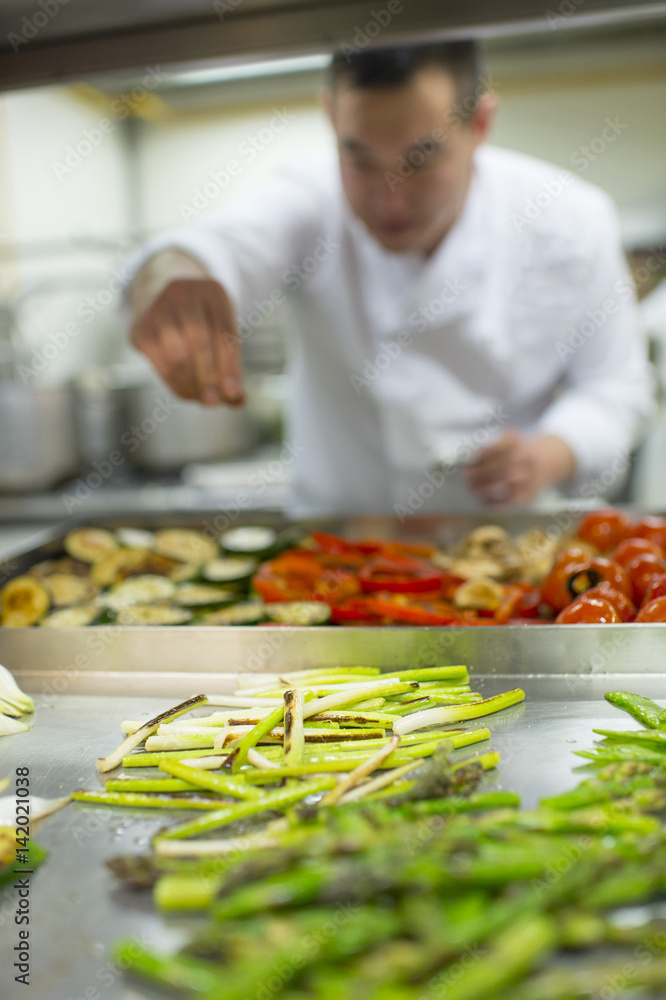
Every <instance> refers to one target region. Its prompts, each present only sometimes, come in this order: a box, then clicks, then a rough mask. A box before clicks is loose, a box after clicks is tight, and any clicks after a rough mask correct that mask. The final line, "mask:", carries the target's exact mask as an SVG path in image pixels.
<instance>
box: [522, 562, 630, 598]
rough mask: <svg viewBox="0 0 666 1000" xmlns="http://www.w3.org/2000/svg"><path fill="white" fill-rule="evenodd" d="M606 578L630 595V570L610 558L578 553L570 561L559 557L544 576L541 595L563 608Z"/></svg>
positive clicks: (616, 588) (608, 581)
mask: <svg viewBox="0 0 666 1000" xmlns="http://www.w3.org/2000/svg"><path fill="white" fill-rule="evenodd" d="M604 582H606V583H609V584H610V585H611V586H612V587H613V588H614V589H615V590H619V591H620V592H621V593H623V594H627V596H628V595H629V594H630V593H631V586H630V583H629V580H628V578H627V574H626V573H625V571H624V570H623V569H622V567H621V566H618V564H617V563H615V562H613V561H612V560H611V559H606V558H605V557H604V556H593V557H592V558H588V559H579V558H578V557H576V558H573V559H572V561H571V562H566V561H565V562H562V563H560V561H559V560H558V563H556V565H555V567H554V568H553V570H552V572H551V573H550V575H549V576H547V577H546V579H545V580H544V583H543V586H542V588H541V595H542V597H543V599H544V601H546V603H547V604H550V605H551V607H553V608H554V609H555V610H556V611H562V610H563V609H564V608H566V607H567V606H568V605H569V604H570V603H571V601H572V600H573V599H574V598H575V597H577V596H578V595H579V594H583V593H584V592H585V591H586V590H591V589H592V587H596V586H598V585H599V584H600V583H604Z"/></svg>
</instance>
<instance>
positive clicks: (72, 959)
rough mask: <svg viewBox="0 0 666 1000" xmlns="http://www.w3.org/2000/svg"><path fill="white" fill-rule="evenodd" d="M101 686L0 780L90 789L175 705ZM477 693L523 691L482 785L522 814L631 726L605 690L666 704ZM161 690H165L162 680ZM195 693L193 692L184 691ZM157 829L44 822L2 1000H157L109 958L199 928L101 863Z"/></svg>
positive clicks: (586, 690)
mask: <svg viewBox="0 0 666 1000" xmlns="http://www.w3.org/2000/svg"><path fill="white" fill-rule="evenodd" d="M98 680H99V688H100V691H104V690H105V691H106V692H107V693H106V694H102V693H99V694H97V695H94V696H91V695H79V696H75V695H70V694H67V695H62V696H61V695H55V696H54V697H53V698H51V699H50V700H49V701H44V702H43V703H42V704H41V707H39V709H38V712H37V715H36V718H35V724H34V726H33V729H32V730H31V732H30V733H26V734H23V735H20V736H14V737H5V738H3V739H2V740H0V776H9V775H13V774H14V770H15V768H16V767H18V766H28V767H29V768H30V776H31V789H32V791H33V792H34V793H35V794H37V795H42V796H47V797H51V796H59V795H63V794H66V793H69V792H70V791H72V790H74V789H76V788H85V787H88V788H90V787H98V786H99V784H100V778H99V776H98V774H97V772H96V770H95V759H96V758H97V757H98V756H99V755H100V753H106V752H109V751H110V750H111V749H112V748H113V747H114V746H116V745H117V743H118V742H119V738H120V729H119V723H120V722H121V720H122V719H123V718H136V717H143V716H144V715H152V714H154V713H156V712H157V711H159V710H161V709H164V708H166V707H168V705H169V704H171V703H172V702H171V701H170V700H166V699H164V698H156V697H146V698H134V697H128V696H122V697H121V696H118V694H117V691H118V682H117V678H113V677H109V678H106V679H105V678H103V677H101V676H100V678H99V679H98ZM473 684H474V687H475V688H478V689H479V690H480V691H482V692H483V694H484V695H486V696H489V695H492V694H495V693H497V692H499V691H501V690H505V689H507V688H510V687H514V686H516V685H521V686H523V687H524V689H525V691H526V694H527V698H526V700H525V702H524V703H523V704H521V705H518V706H515V707H514V708H511V709H509V710H507V711H506V712H503V713H501V714H499V715H497V716H493V717H491V718H490V719H489V720H484V721H487V722H488V724H489V727H490V730H491V733H492V740H491V745H492V746H493V747H494V748H496V749H497V750H499V751H500V753H501V755H502V762H501V765H500V768H499V771H498V772H494V773H490V774H488V775H487V776H486V780H487V782H488V784H489V785H494V786H499V787H502V788H513V789H516V790H517V791H518V792H519V793H520V794H521V796H522V797H523V802H524V804H525V805H526V806H528V807H529V806H531V805H533V804H534V803H535V802H536V801H537V799H539V798H540V797H543V796H545V795H548V794H554V793H556V792H559V791H562V790H564V789H566V788H568V787H571V786H572V785H573V784H574V783H575V781H576V778H575V777H574V776H573V774H572V769H573V768H574V767H575V766H576V765H577V764H578V763H579V761H578V759H577V758H576V757H575V756H574V751H575V750H578V749H584V748H587V747H589V746H591V743H592V728H593V727H600V726H611V727H613V726H615V727H620V726H622V727H625V728H626V727H630V726H632V723H631V721H630V720H628V719H627V717H626V716H623V715H622V714H621V713H619V712H618V711H616V710H615V709H613V708H611V706H610V705H608V704H607V703H606V702H605V701H604V698H603V695H604V692H605V691H607V690H610V689H613V688H618V687H624V686H629V687H630V688H632V689H633V690H636V691H640V692H641V693H643V694H645V695H648V696H651V697H654V698H657V699H661V700H662V701H663V702H664V703H665V704H666V680H665V679H664V677H663V676H655V675H654V674H651V675H647V674H640V673H634V674H633V675H632V676H631V677H630V678H627V677H621V676H605V677H589V676H588V677H584V676H581V677H569V676H566V675H561V676H557V677H539V678H533V677H526V676H520V674H519V673H517V674H514V675H509V676H495V677H482V676H476V677H474V678H473ZM158 686H159V689H160V690H162V689H163V684H162V682H161V681H160V682H158V683H157V684H155V688H157V687H158ZM197 691H198V687H197V685H196V684H195V685H193V686H191V687H190V688H189V691H188V693H191V694H194V693H196V692H197ZM108 692H116V693H113V694H111V693H108ZM479 724H481V723H479ZM459 753H462V754H464V753H465V751H459ZM165 821H166V817H165V816H164V815H161V816H160V817H158V818H155V816H154V814H153V815H151V814H150V813H149V811H148V810H145V811H143V812H138V811H136V810H132V811H130V810H120V809H109V808H105V807H92V806H82V805H72V804H70V805H68V806H66V807H65V809H63V810H62V811H61V812H59V813H57V814H56V815H54V816H52V817H50V818H47V819H46V820H44V821H43V824H42V825H41V827H40V828H39V829H38V831H37V839H38V840H39V842H40V843H41V844H43V845H44V846H45V847H46V848H47V849H48V850H49V852H50V856H49V858H48V859H47V861H46V862H45V864H44V865H43V866H42V867H41V868H40V869H39V870H38V871H37V873H36V874H35V875H34V876H33V877H32V880H31V897H30V898H31V906H32V923H31V928H30V929H31V937H30V941H31V947H32V949H33V961H32V979H31V986H30V989H29V990H26V989H25V988H24V987H22V986H20V985H19V984H15V983H14V982H13V981H10V986H9V992H6V988H7V987H6V984H7V981H8V978H9V977H8V976H7V975H6V974H5V972H4V970H5V969H7V968H10V967H11V965H12V962H13V958H12V948H13V945H14V944H15V943H17V942H16V940H15V933H16V928H15V926H14V924H13V912H14V909H15V906H16V895H15V893H14V891H13V890H12V889H7V888H5V890H4V891H1V892H0V967H1V968H2V969H3V990H2V997H3V1000H19V998H24V997H26V996H27V997H29V998H30V1000H81V998H84V1000H140V998H152V997H153V996H157V994H154V993H153V992H152V991H151V990H149V989H147V988H144V987H143V986H141V987H140V988H139V987H137V986H136V985H135V984H134V983H127V982H125V981H124V979H123V977H122V975H121V974H120V971H119V970H117V969H116V968H115V967H114V966H113V965H112V964H109V960H108V957H107V949H108V947H109V945H111V944H112V942H113V941H115V940H116V939H117V938H119V937H121V936H122V937H127V936H132V935H136V936H137V937H138V938H139V939H141V940H142V941H144V942H148V943H150V944H151V945H153V946H155V947H157V948H159V949H165V950H167V949H169V948H175V947H177V946H178V944H179V943H180V942H181V941H182V940H184V937H185V934H186V932H187V931H188V929H190V928H191V927H192V926H193V924H194V922H195V920H196V918H192V919H183V918H175V917H169V918H168V919H167V918H163V917H159V916H157V915H156V914H155V913H154V911H153V908H152V903H151V901H150V898H149V896H148V895H147V894H145V893H143V894H135V893H132V892H129V891H128V890H125V889H122V888H119V887H118V884H117V883H116V882H115V880H114V878H113V876H112V875H111V874H110V873H109V872H108V871H107V869H106V868H105V866H104V864H103V862H104V859H105V858H108V857H110V856H113V855H115V854H119V853H131V852H144V851H147V849H148V843H149V838H150V837H151V835H152V834H153V833H154V832H155V831H156V830H157V829H158V828H159V827H160V826H162V825H163V824H164V823H165ZM86 991H88V992H86ZM160 998H161V1000H162V998H163V995H161V994H160Z"/></svg>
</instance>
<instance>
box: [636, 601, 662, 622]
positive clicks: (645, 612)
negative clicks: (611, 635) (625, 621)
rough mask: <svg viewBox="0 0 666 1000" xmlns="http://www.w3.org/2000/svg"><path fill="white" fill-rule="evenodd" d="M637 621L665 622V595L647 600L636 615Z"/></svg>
mask: <svg viewBox="0 0 666 1000" xmlns="http://www.w3.org/2000/svg"><path fill="white" fill-rule="evenodd" d="M636 621H637V622H666V597H656V598H655V599H654V601H648V602H647V603H646V604H644V605H643V607H642V608H641V610H640V611H639V612H638V614H637V615H636Z"/></svg>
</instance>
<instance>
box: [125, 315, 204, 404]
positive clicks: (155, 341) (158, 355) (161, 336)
mask: <svg viewBox="0 0 666 1000" xmlns="http://www.w3.org/2000/svg"><path fill="white" fill-rule="evenodd" d="M142 326H143V328H142V330H141V331H139V332H137V331H136V329H135V330H133V331H132V342H133V343H134V345H135V347H136V348H137V350H139V351H141V352H142V353H143V354H145V355H146V357H147V358H148V360H149V361H150V362H151V363H152V365H153V367H154V368H155V370H156V371H157V374H158V375H159V376H160V378H161V379H163V381H164V382H166V384H167V385H168V386H169V388H170V389H172V390H173V391H174V392H175V393H176V394H177V395H178V396H183V397H184V398H185V399H195V398H196V397H195V393H194V380H193V379H192V378H191V377H189V373H188V369H189V361H188V360H187V353H186V351H185V362H184V363H183V362H182V357H183V354H182V351H181V353H180V354H179V355H178V358H179V359H180V360H179V361H178V363H175V361H174V348H173V346H172V338H171V337H170V333H171V330H169V331H168V332H167V333H166V344H165V328H164V327H163V326H162V327H160V326H159V325H156V326H153V325H152V324H151V323H145V322H144V323H143V324H142ZM173 333H174V334H175V340H173V343H175V342H176V341H177V340H180V339H181V336H180V333H179V332H178V331H177V330H175V329H174V330H173Z"/></svg>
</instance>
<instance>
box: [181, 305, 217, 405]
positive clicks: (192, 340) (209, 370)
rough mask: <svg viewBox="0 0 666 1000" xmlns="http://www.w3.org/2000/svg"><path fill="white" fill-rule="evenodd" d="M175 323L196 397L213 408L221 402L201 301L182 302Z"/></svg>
mask: <svg viewBox="0 0 666 1000" xmlns="http://www.w3.org/2000/svg"><path fill="white" fill-rule="evenodd" d="M179 321H180V326H181V330H182V332H183V336H184V338H185V341H186V342H187V346H188V349H189V359H190V366H191V370H192V374H193V377H194V388H195V393H196V397H197V399H198V400H199V401H200V402H202V403H205V404H206V405H207V406H215V405H216V404H217V403H219V402H220V401H221V396H220V390H219V388H218V383H217V372H216V368H215V351H214V348H213V331H212V329H211V326H210V322H209V320H208V315H207V313H206V309H205V304H204V301H203V300H198V299H197V298H192V299H190V300H189V301H187V302H186V303H184V305H183V310H182V312H181V314H180V316H179Z"/></svg>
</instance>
